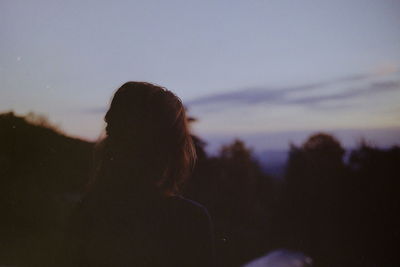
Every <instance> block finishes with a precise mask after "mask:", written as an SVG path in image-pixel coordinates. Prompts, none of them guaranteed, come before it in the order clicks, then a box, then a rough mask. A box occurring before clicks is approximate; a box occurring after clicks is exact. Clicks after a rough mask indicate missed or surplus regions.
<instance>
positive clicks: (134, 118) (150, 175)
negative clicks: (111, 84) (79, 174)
mask: <svg viewBox="0 0 400 267" xmlns="http://www.w3.org/2000/svg"><path fill="white" fill-rule="evenodd" d="M105 122H106V123H107V127H106V137H105V138H104V139H103V140H102V141H101V142H100V143H99V144H98V145H97V149H96V150H97V151H98V152H97V154H98V155H97V158H98V160H96V161H97V163H95V165H97V168H96V170H95V174H94V179H93V181H92V182H91V187H96V186H100V187H101V186H103V187H105V188H107V190H113V186H114V188H116V189H117V190H127V191H130V190H132V189H134V188H136V189H138V190H143V188H153V189H156V190H157V191H158V192H160V193H162V194H164V195H174V194H177V193H178V192H179V189H180V188H181V186H182V185H183V183H184V181H185V179H186V178H187V177H188V175H189V173H190V170H191V168H192V167H193V164H194V162H195V159H196V152H195V148H194V145H193V141H192V138H191V135H190V132H189V128H188V119H187V117H186V112H185V108H184V106H183V104H182V102H181V100H180V99H179V98H178V97H177V96H176V95H175V94H173V93H172V92H171V91H169V90H167V89H166V88H163V87H160V86H157V85H154V84H151V83H146V82H127V83H125V84H123V85H122V86H121V87H120V88H119V89H118V90H117V91H116V93H115V94H114V97H113V99H112V101H111V105H110V108H109V110H108V111H107V113H106V116H105Z"/></svg>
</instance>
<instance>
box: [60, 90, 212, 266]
mask: <svg viewBox="0 0 400 267" xmlns="http://www.w3.org/2000/svg"><path fill="white" fill-rule="evenodd" d="M105 121H106V123H107V127H106V137H105V138H104V139H103V141H101V142H100V143H99V144H98V145H97V151H98V153H97V154H99V156H98V159H97V160H96V161H97V164H96V165H97V166H98V167H97V169H96V173H95V179H94V180H93V181H92V182H91V185H90V190H89V192H88V194H87V195H86V197H85V198H84V200H83V201H82V203H81V205H80V207H79V209H78V210H77V212H76V213H75V214H74V216H73V220H72V221H73V222H72V231H71V236H72V238H73V239H74V240H75V241H74V244H75V245H74V249H75V251H72V250H71V252H70V253H71V256H70V257H68V258H69V259H68V261H71V265H73V266H175V267H179V266H212V265H213V262H214V248H213V233H212V229H211V223H210V218H209V215H208V212H207V210H206V209H205V208H204V207H202V206H201V205H200V204H198V203H195V202H194V201H191V200H188V199H185V198H183V197H181V196H179V194H178V193H179V189H180V187H181V185H182V183H183V181H184V179H185V178H186V177H187V175H188V172H189V171H190V168H191V166H192V164H193V163H194V160H195V156H196V153H195V149H194V146H193V143H192V138H191V136H190V133H189V130H188V125H187V118H186V115H185V109H184V107H183V105H182V103H181V101H180V100H179V98H178V97H176V96H175V95H174V94H173V93H172V92H170V91H168V90H167V89H165V88H162V87H159V86H156V85H153V84H150V83H145V82H127V83H125V84H124V85H122V86H121V87H120V88H119V89H118V90H117V92H116V93H115V95H114V98H113V99H112V102H111V106H110V109H109V110H108V112H107V114H106V116H105Z"/></svg>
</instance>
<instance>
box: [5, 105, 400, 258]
mask: <svg viewBox="0 0 400 267" xmlns="http://www.w3.org/2000/svg"><path fill="white" fill-rule="evenodd" d="M193 139H194V141H195V144H196V148H197V154H198V162H197V165H196V166H195V168H194V170H193V174H192V177H191V179H190V180H189V181H188V182H187V184H186V186H185V188H184V192H183V194H184V195H185V196H187V197H189V198H192V199H194V200H196V201H198V202H200V203H202V204H203V205H205V206H206V207H207V208H208V210H209V211H210V214H211V216H212V219H213V222H214V227H215V233H216V247H217V255H218V266H240V265H241V264H243V263H245V262H247V261H250V260H252V259H254V258H255V257H258V256H262V255H264V254H266V253H267V252H269V251H271V250H273V249H279V248H286V249H293V250H298V251H302V252H304V253H306V254H307V255H309V256H311V257H312V258H313V260H314V263H315V266H398V265H399V262H400V260H399V259H397V244H398V243H399V235H400V230H399V225H400V222H399V219H398V216H397V211H398V210H399V203H400V194H399V193H400V192H399V191H400V187H399V186H400V184H399V183H400V182H399V177H400V176H399V168H400V147H392V148H390V149H379V148H374V147H372V146H369V145H367V144H365V143H362V144H360V145H359V147H358V148H357V149H355V150H353V151H352V152H350V155H349V156H348V157H347V158H348V159H347V160H346V161H345V160H344V156H345V153H346V151H345V149H344V148H343V147H342V146H341V144H340V142H339V141H338V140H336V139H335V138H334V137H333V136H331V135H328V134H323V133H319V134H315V135H313V136H311V137H310V138H309V139H308V140H307V141H306V142H305V143H304V144H302V145H301V146H294V145H291V147H290V151H289V159H288V162H287V167H286V175H285V177H284V179H283V180H277V179H274V178H271V177H270V176H269V175H267V174H265V173H264V172H263V171H262V168H261V166H260V164H259V162H258V161H257V159H256V158H254V156H253V153H252V150H251V149H249V148H248V147H246V145H245V144H244V143H243V142H242V141H240V140H236V141H234V142H232V143H231V144H229V145H225V146H223V147H221V149H220V151H219V153H218V154H217V155H215V156H209V155H207V153H206V152H205V146H206V144H205V143H204V142H203V141H202V140H201V139H200V138H199V137H196V136H193ZM93 147H94V144H93V143H90V142H85V141H82V140H78V139H74V138H70V137H67V136H65V135H63V134H62V133H61V132H60V131H58V130H56V129H55V128H54V127H52V126H51V125H49V124H48V123H47V122H46V120H44V119H42V118H40V117H35V116H32V115H30V117H28V118H24V117H18V116H15V115H14V114H13V113H4V114H1V115H0V212H1V222H0V236H1V237H0V240H1V243H0V265H1V264H6V265H18V266H36V265H37V266H41V265H43V262H44V261H52V259H51V258H52V257H54V259H53V260H54V261H55V262H56V255H57V253H56V251H57V249H60V248H62V244H61V243H62V238H61V237H62V233H63V231H64V229H65V225H66V224H67V221H68V219H67V218H68V216H69V214H70V212H71V210H72V209H73V208H74V206H75V205H76V200H77V199H78V198H79V196H80V195H81V194H82V192H83V190H84V186H85V184H86V183H87V182H88V178H89V177H90V171H91V169H92V166H91V164H92V162H93V158H92V150H93ZM35 264H36V265H35Z"/></svg>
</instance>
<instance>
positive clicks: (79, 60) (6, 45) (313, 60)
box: [0, 0, 400, 149]
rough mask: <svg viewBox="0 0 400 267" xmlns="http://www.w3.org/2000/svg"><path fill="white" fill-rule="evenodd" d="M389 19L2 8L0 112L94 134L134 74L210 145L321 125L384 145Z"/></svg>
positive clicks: (393, 27) (393, 109) (215, 7)
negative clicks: (191, 120) (163, 94)
mask: <svg viewBox="0 0 400 267" xmlns="http://www.w3.org/2000/svg"><path fill="white" fill-rule="evenodd" d="M398 14H400V2H399V1H397V0H393V1H389V0H381V1H376V0H347V1H341V0H335V1H325V0H321V1H311V0H310V1H307V0H302V1H287V0H279V1H267V0H264V1H263V0H257V1H254V0H248V1H234V0H230V1H225V0H221V1H207V0H203V1H190V0H185V1H175V0H170V1H161V0H160V1H153V0H146V1H100V0H97V1H55V0H52V1H50V0H46V1H44V0H37V1H28V0H26V1H19V0H3V1H1V2H0V38H1V42H0V111H6V110H14V111H16V112H17V113H20V114H24V113H26V112H29V111H34V112H37V113H42V114H45V115H46V116H48V117H49V119H50V121H52V122H54V123H55V124H57V125H59V126H60V127H61V128H62V129H64V130H65V131H66V132H67V133H68V134H71V135H74V136H80V137H84V138H89V139H92V140H94V139H96V138H97V137H98V136H99V133H100V131H101V129H102V127H104V123H103V120H102V117H103V116H104V112H105V109H106V108H107V105H108V103H109V100H110V97H111V95H112V93H113V92H114V91H115V89H116V88H117V87H118V86H120V85H121V84H122V83H124V82H125V81H128V80H144V81H149V82H154V83H157V84H160V85H163V86H165V87H167V88H169V89H170V90H172V91H174V92H175V93H176V94H177V95H179V96H180V97H181V98H182V100H183V101H184V103H186V105H187V107H188V109H189V113H190V114H191V115H192V116H194V117H197V118H198V119H199V120H198V122H196V124H195V125H194V130H195V131H196V132H197V133H198V134H199V135H200V136H202V137H204V138H206V139H207V140H208V141H209V142H210V144H211V145H214V146H216V145H217V144H219V143H221V142H224V140H228V139H227V138H234V137H240V138H243V139H245V140H247V141H248V142H249V143H250V144H251V145H252V146H253V147H255V148H256V149H264V148H265V149H267V148H284V147H287V143H288V141H290V140H291V141H299V142H300V141H301V140H303V139H302V138H304V136H306V135H307V134H309V133H311V132H314V131H321V130H326V131H329V132H332V133H335V134H336V133H337V134H338V135H339V136H340V137H341V138H342V139H343V140H344V142H345V144H346V145H348V144H351V143H353V142H355V141H356V140H355V139H357V138H358V137H359V136H361V135H364V136H365V137H367V138H370V139H371V141H374V142H376V144H378V145H390V144H393V143H396V142H398V141H399V140H400V130H399V129H400V72H399V71H400V16H399V15H398ZM396 131H397V132H396ZM349 132H351V133H357V134H349ZM346 133H347V134H346ZM377 133H378V134H377ZM393 133H398V134H399V135H396V134H393ZM255 136H257V138H255ZM260 136H266V138H267V139H268V140H267V139H263V138H262V137H260ZM283 137H284V138H283ZM254 140H258V141H254Z"/></svg>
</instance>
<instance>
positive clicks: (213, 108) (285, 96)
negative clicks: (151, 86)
mask: <svg viewBox="0 0 400 267" xmlns="http://www.w3.org/2000/svg"><path fill="white" fill-rule="evenodd" d="M395 72H396V73H400V72H399V71H397V70H396V71H395ZM389 74H393V71H392V72H390V73H389ZM385 75H388V73H385V74H382V72H379V73H372V74H371V73H365V74H356V75H349V76H344V77H340V78H337V79H331V80H327V81H321V82H316V83H310V84H304V85H299V86H291V87H282V88H271V87H254V88H244V89H238V90H234V91H229V92H222V93H216V94H211V95H207V96H203V97H199V98H197V99H193V100H190V101H186V102H185V105H186V106H188V107H189V108H191V107H205V108H207V111H208V112H218V111H221V110H224V109H227V108H231V107H235V106H238V105H239V106H250V105H258V104H274V105H304V106H309V107H314V108H325V107H326V108H328V106H325V103H327V102H330V103H332V102H337V104H338V105H336V106H337V107H341V106H343V103H341V100H349V99H353V98H357V97H362V96H367V95H372V94H379V93H382V92H386V91H393V90H400V79H397V80H383V81H382V80H379V79H378V80H377V79H376V78H379V77H382V76H385ZM359 82H362V83H363V85H359V84H358V85H356V86H354V84H357V83H359ZM328 87H337V88H338V90H335V91H332V90H331V93H329V94H327V93H326V92H325V91H324V90H320V89H325V88H328ZM309 92H311V93H312V94H309ZM329 107H331V106H329ZM106 110H107V108H106V107H93V108H88V109H84V110H82V111H81V112H83V113H86V114H98V113H105V112H106Z"/></svg>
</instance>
